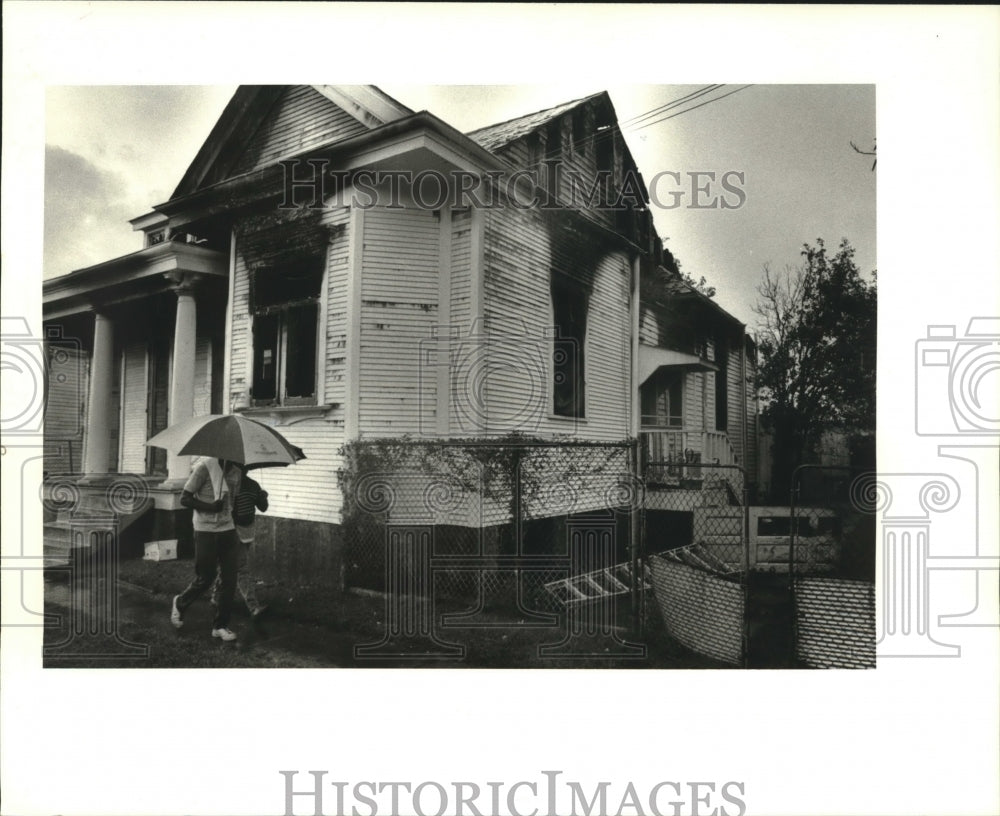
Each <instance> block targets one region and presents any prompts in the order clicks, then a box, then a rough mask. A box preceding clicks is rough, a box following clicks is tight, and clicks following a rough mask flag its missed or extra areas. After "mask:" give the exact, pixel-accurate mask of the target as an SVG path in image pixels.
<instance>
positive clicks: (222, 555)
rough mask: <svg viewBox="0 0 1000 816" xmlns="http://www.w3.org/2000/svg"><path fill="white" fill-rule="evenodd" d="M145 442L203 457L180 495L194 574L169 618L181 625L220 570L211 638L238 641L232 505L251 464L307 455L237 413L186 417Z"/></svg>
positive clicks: (272, 464) (282, 463)
mask: <svg viewBox="0 0 1000 816" xmlns="http://www.w3.org/2000/svg"><path fill="white" fill-rule="evenodd" d="M146 444H147V445H152V446H154V447H159V448H166V449H167V450H169V451H171V452H173V453H175V454H177V455H178V456H194V455H200V456H202V457H205V458H203V459H199V460H197V461H196V462H195V463H194V466H193V467H192V469H191V476H190V477H189V478H188V480H187V482H186V483H185V485H184V488H183V491H182V494H181V505H183V506H184V507H190V508H191V509H192V510H193V511H194V518H193V525H192V526H193V527H194V543H195V578H194V580H193V581H192V582H191V584H190V585H189V586H188V587H187V589H185V590H184V591H183V592H182V593H181V594H180V595H177V596H175V597H174V600H173V605H172V607H171V610H170V622H171V623H172V624H173V625H174V626H175V627H177V628H178V629H179V628H180V627H182V626H183V625H184V610H185V609H186V608H187V607H188V606H190V605H191V603H192V602H193V601H194V600H195V599H197V598H198V596H200V595H201V594H202V593H203V592H204V591H205V590H206V589H208V588H209V587H211V586H212V585H213V583H214V581H215V578H216V575H217V574H218V575H219V577H220V586H219V597H218V601H219V604H218V607H217V609H216V613H215V620H214V621H213V623H212V637H217V638H221V639H222V640H227V641H228V640H235V639H236V635H235V634H233V632H231V631H230V629H229V616H230V613H231V611H232V606H233V596H234V594H235V591H236V573H237V568H238V563H239V554H240V546H241V545H240V543H239V539H238V537H237V533H236V524H235V522H234V517H233V510H234V502H235V499H236V497H237V496H238V495H239V493H240V483H241V481H242V478H243V474H244V473H245V471H246V470H247V468H251V467H284V466H286V465H291V464H294V463H295V462H298V461H300V460H301V459H305V458H306V455H305V453H304V452H303V451H302V449H301V448H298V447H296V446H295V445H293V444H291V443H290V442H289V441H288V440H287V439H285V438H284V437H283V436H282V435H281V434H280V433H278V432H277V431H276V430H274V428H271V427H269V426H267V425H264V424H263V423H261V422H256V421H254V420H252V419H248V418H247V417H243V416H239V415H235V414H208V415H205V416H200V417H192V418H191V419H186V420H183V421H181V422H178V423H175V424H174V425H171V426H170V427H169V428H167V429H166V430H163V431H160V433H158V434H156V435H155V436H153V437H151V438H150V439H147V440H146ZM261 509H262V510H263V509H264V508H263V507H261ZM240 523H241V524H242V522H240Z"/></svg>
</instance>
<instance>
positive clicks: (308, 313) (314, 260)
mask: <svg viewBox="0 0 1000 816" xmlns="http://www.w3.org/2000/svg"><path fill="white" fill-rule="evenodd" d="M323 266H324V257H323V256H322V255H318V254H311V255H290V256H286V257H284V258H280V259H279V258H275V259H271V260H269V261H268V262H267V263H261V264H258V265H256V266H254V267H253V268H252V270H251V276H250V295H251V305H252V311H253V386H252V392H251V393H252V396H253V400H254V403H255V404H257V405H275V404H277V405H296V404H300V405H301V404H307V405H308V404H315V402H316V341H317V326H318V323H319V297H320V291H321V289H322V285H323Z"/></svg>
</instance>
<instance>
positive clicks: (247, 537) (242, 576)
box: [212, 465, 268, 620]
mask: <svg viewBox="0 0 1000 816" xmlns="http://www.w3.org/2000/svg"><path fill="white" fill-rule="evenodd" d="M241 471H242V473H243V478H242V480H241V481H240V492H239V493H237V494H236V500H235V502H234V504H233V521H234V522H235V523H236V536H237V538H239V540H240V546H239V547H238V548H237V550H238V555H237V559H236V561H237V566H236V588H237V589H238V590H239V592H240V595H242V596H243V602H244V603H245V604H246V605H247V611H248V612H249V613H250V617H251V618H253V619H254V620H256V619H257V618H258V617H260V616H261V615H262V614H263V613H264V611H265V610H266V609H267V606H266V605H264V604H262V603H261V602H260V600H259V599H258V598H257V590H256V588H255V587H254V580H253V578H252V577H251V575H250V546H251V545H252V544H253V539H254V522H255V521H256V517H257V511H258V510H260V512H262V513H265V512H267V507H268V504H267V491H266V490H264V488H262V487H261V486H260V484H259V483H258V482H256V481H254V480H253V479H251V478H250V477H249V476H248V475H247V467H246V465H243V466H242V468H241ZM221 588H222V576H221V575H219V576H216V579H215V584H214V585H213V586H212V606H216V607H217V606H218V605H219V592H220V590H221Z"/></svg>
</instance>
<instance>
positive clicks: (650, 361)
mask: <svg viewBox="0 0 1000 816" xmlns="http://www.w3.org/2000/svg"><path fill="white" fill-rule="evenodd" d="M661 368H672V369H674V370H678V371H718V370H719V367H718V366H716V365H714V364H713V363H710V362H708V361H707V360H703V359H702V358H701V357H699V356H698V355H697V354H688V353H687V352H683V351H674V350H673V349H665V348H658V347H656V346H645V345H640V346H639V383H640V385H641V384H642V383H644V382H646V380H648V379H649V378H650V377H652V376H653V374H655V373H656V372H657V371H659V370H660V369H661Z"/></svg>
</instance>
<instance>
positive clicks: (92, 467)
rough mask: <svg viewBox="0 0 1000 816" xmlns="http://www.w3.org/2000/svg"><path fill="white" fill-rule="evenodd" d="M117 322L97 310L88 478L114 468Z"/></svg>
mask: <svg viewBox="0 0 1000 816" xmlns="http://www.w3.org/2000/svg"><path fill="white" fill-rule="evenodd" d="M113 349H114V324H113V323H112V322H111V319H110V318H109V317H107V315H104V314H101V313H100V312H94V351H93V354H92V355H91V359H90V389H89V391H88V393H87V435H86V440H85V443H84V449H83V472H84V474H85V477H84V481H86V480H87V479H90V478H92V477H99V476H102V475H104V474H107V473H110V472H111V462H110V460H109V453H110V451H109V442H110V440H109V437H108V432H109V428H110V427H111V410H112V405H111V392H112V388H113V387H114V350H113Z"/></svg>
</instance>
